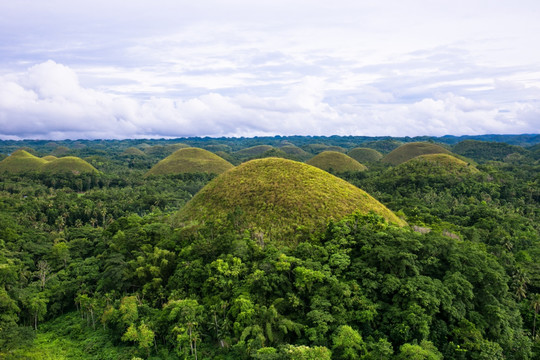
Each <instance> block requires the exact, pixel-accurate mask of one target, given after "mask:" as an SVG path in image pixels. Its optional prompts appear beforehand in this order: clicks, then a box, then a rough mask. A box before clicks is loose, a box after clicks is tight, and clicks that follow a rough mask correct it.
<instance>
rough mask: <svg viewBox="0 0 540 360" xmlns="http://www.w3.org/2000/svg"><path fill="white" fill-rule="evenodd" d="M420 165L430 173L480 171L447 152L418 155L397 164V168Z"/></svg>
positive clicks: (457, 173) (473, 172) (465, 173)
mask: <svg viewBox="0 0 540 360" xmlns="http://www.w3.org/2000/svg"><path fill="white" fill-rule="evenodd" d="M420 167H422V168H424V169H425V170H426V171H427V172H429V173H431V174H440V175H452V176H459V175H469V174H476V173H479V172H480V171H479V170H478V169H477V168H476V167H475V166H474V165H472V164H470V163H467V162H465V161H463V160H461V159H458V158H456V157H455V156H452V155H449V154H427V155H420V156H417V157H415V158H412V159H411V160H408V161H406V162H404V163H403V164H401V165H399V166H398V168H403V169H418V168H420Z"/></svg>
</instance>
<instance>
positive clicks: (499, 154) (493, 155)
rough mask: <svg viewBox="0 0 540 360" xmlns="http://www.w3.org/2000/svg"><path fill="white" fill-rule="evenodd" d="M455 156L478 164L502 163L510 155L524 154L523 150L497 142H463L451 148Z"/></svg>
mask: <svg viewBox="0 0 540 360" xmlns="http://www.w3.org/2000/svg"><path fill="white" fill-rule="evenodd" d="M452 151H454V152H455V153H456V154H459V155H463V156H466V157H468V158H471V159H474V160H476V161H478V162H480V163H485V162H486V161H490V160H497V161H503V160H504V159H505V158H507V157H508V156H509V155H511V154H525V153H526V151H525V149H524V148H522V147H520V146H515V145H509V144H505V143H499V142H488V141H478V140H464V141H461V142H459V143H457V144H456V145H454V146H453V147H452Z"/></svg>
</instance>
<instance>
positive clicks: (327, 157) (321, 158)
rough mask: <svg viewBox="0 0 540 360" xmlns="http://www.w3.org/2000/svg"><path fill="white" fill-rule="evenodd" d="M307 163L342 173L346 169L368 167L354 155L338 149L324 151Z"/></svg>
mask: <svg viewBox="0 0 540 360" xmlns="http://www.w3.org/2000/svg"><path fill="white" fill-rule="evenodd" d="M307 164H309V165H312V166H316V167H318V168H319V169H322V170H325V171H333V172H336V173H342V172H346V171H364V170H366V169H367V168H366V167H365V166H364V165H362V164H360V163H359V162H358V161H356V160H354V159H353V158H352V157H350V156H348V155H345V154H343V153H340V152H337V151H323V152H322V153H320V154H318V155H315V156H314V157H312V158H311V159H310V160H309V161H307Z"/></svg>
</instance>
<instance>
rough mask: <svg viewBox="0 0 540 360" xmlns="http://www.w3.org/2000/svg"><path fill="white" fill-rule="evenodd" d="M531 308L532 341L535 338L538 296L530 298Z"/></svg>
mask: <svg viewBox="0 0 540 360" xmlns="http://www.w3.org/2000/svg"><path fill="white" fill-rule="evenodd" d="M531 308H532V309H533V310H534V320H533V332H532V337H533V339H534V338H535V337H536V315H538V312H539V311H540V294H534V295H533V296H532V297H531Z"/></svg>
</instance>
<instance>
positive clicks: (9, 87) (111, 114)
mask: <svg viewBox="0 0 540 360" xmlns="http://www.w3.org/2000/svg"><path fill="white" fill-rule="evenodd" d="M538 19H540V1H538V0H498V1H493V0H467V1H465V0H377V1H368V0H356V1H352V0H332V1H328V0H327V1H319V0H288V1H284V0H272V1H268V0H258V1H253V0H249V1H248V0H245V1H244V0H231V1H224V0H221V1H218V0H215V1H212V0H197V1H193V0H190V1H185V0H176V1H175V0H130V1H119V0H106V1H105V0H93V1H81V0H44V1H35V0H13V1H1V2H0V139H15V140H18V139H124V138H176V137H190V136H211V137H221V136H227V137H238V136H245V137H251V136H266V135H270V136H273V135H283V136H286V135H328V136H329V135H364V136H422V135H430V136H442V135H448V134H449V135H478V134H523V133H540V46H539V44H540V42H539V41H540V40H539V39H538V35H539V34H540V21H539V20H538Z"/></svg>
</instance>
